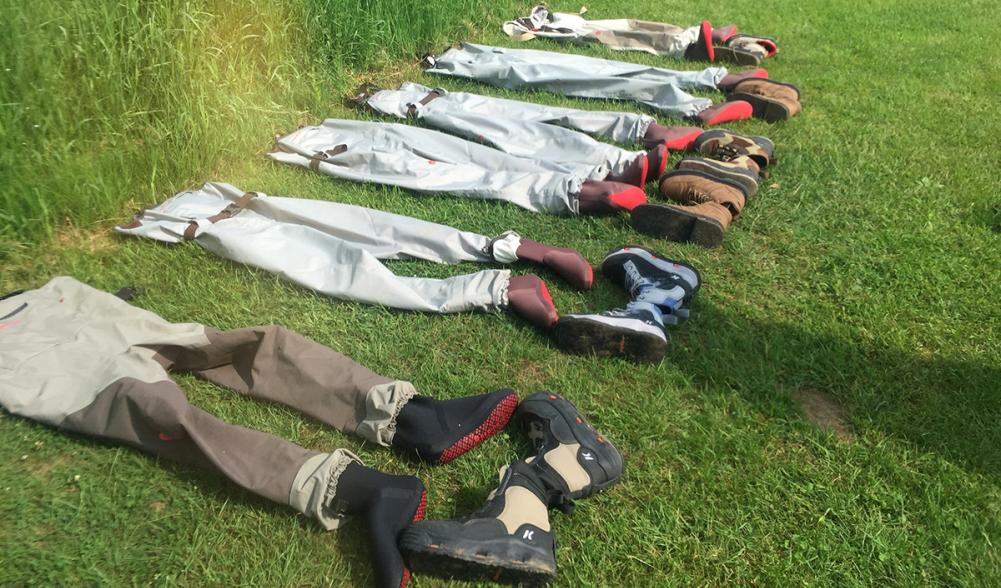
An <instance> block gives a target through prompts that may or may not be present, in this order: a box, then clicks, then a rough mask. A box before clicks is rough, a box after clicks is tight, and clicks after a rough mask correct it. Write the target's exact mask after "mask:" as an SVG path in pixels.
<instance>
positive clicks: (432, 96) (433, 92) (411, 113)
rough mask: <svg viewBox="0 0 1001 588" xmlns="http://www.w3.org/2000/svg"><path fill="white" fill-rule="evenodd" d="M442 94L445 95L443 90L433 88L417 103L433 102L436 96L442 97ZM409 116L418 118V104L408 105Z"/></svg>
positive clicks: (422, 104)
mask: <svg viewBox="0 0 1001 588" xmlns="http://www.w3.org/2000/svg"><path fill="white" fill-rule="evenodd" d="M442 96H443V94H442V92H441V90H431V91H430V92H428V95H427V96H425V97H423V98H421V99H420V102H418V103H417V104H420V105H421V106H424V105H425V104H427V103H428V102H431V101H432V100H434V99H435V98H441V97H442ZM407 116H408V117H409V118H416V117H417V106H416V105H415V104H408V105H407Z"/></svg>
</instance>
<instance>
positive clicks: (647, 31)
mask: <svg viewBox="0 0 1001 588" xmlns="http://www.w3.org/2000/svg"><path fill="white" fill-rule="evenodd" d="M699 28H700V27H699V26H697V25H696V26H693V27H688V28H683V27H679V26H675V25H672V24H666V23H661V22H651V21H648V20H633V19H625V18H617V19H608V20H588V19H586V18H584V17H583V16H581V15H579V14H569V13H565V12H550V11H549V10H548V9H547V8H546V7H544V6H536V7H535V8H533V9H532V13H531V14H530V15H528V16H525V17H522V18H519V19H517V20H513V21H509V22H506V23H504V26H503V29H504V32H505V33H507V34H508V35H509V36H511V37H518V38H519V39H521V40H526V41H527V40H529V39H532V38H534V37H539V38H543V39H553V40H556V41H569V42H575V43H601V44H602V45H604V46H606V47H608V48H610V49H615V50H618V51H643V52H645V53H651V54H653V55H662V56H665V57H674V58H679V59H680V58H682V57H684V56H685V51H686V50H687V49H688V48H689V47H690V46H691V45H692V44H693V43H695V42H696V41H698V39H699Z"/></svg>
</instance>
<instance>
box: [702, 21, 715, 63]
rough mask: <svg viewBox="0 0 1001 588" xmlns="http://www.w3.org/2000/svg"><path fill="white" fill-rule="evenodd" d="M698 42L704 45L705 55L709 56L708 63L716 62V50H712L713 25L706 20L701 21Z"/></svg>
mask: <svg viewBox="0 0 1001 588" xmlns="http://www.w3.org/2000/svg"><path fill="white" fill-rule="evenodd" d="M699 40H700V41H703V42H704V43H705V44H706V54H707V55H708V56H709V61H716V50H715V49H713V23H711V22H709V21H708V20H704V21H702V31H701V34H700V35H699Z"/></svg>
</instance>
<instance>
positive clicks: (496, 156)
mask: <svg viewBox="0 0 1001 588" xmlns="http://www.w3.org/2000/svg"><path fill="white" fill-rule="evenodd" d="M269 155H270V156H271V158H273V159H275V160H276V161H281V162H284V163H289V164H292V165H298V166H301V167H305V168H309V169H312V170H314V171H317V172H320V173H323V174H327V175H330V176H334V177H337V178H344V179H347V180H353V181H356V182H373V183H376V184H384V185H389V186H397V187H399V188H404V189H407V190H413V191H415V192H420V193H427V194H437V193H447V194H454V195H457V196H464V197H467V198H478V199H486V200H503V201H505V202H511V203H512V204H517V205H518V206H520V207H522V208H526V209H528V210H531V211H534V212H546V213H549V214H560V215H569V214H577V212H578V202H577V194H578V193H579V192H580V190H581V186H582V185H583V183H584V181H585V180H586V179H587V177H588V175H589V173H590V172H589V170H587V169H586V168H580V167H579V166H578V169H577V170H576V171H575V170H572V169H570V168H569V167H568V166H566V165H561V164H558V163H551V162H547V161H542V160H528V159H523V158H521V157H515V156H513V155H508V154H507V153H503V152H501V151H498V150H496V149H492V148H490V147H487V146H485V145H480V144H478V143H473V142H471V141H467V140H465V139H460V138H459V137H453V136H451V135H446V134H444V133H439V132H438V131H432V130H430V129H422V128H419V127H413V126H410V125H401V124H395V123H384V122H367V121H358V120H338V119H328V120H325V121H323V123H322V124H320V125H316V126H308V127H303V128H301V129H299V130H297V131H295V132H293V133H290V134H288V135H286V136H285V137H282V138H280V139H279V140H278V148H277V150H276V151H274V152H272V153H270V154H269Z"/></svg>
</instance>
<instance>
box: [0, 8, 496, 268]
mask: <svg viewBox="0 0 1001 588" xmlns="http://www.w3.org/2000/svg"><path fill="white" fill-rule="evenodd" d="M497 4H498V3H497V2H487V1H484V0H458V1H456V2H450V3H448V4H447V5H446V4H444V3H409V2H399V1H394V0H389V1H386V0H368V1H361V0H243V1H238V2H237V1H227V0H164V1H160V2H147V1H144V0H65V1H63V2H22V1H20V0H0V22H3V23H4V29H5V30H4V34H3V35H0V64H2V70H3V71H2V72H0V257H2V256H4V254H5V253H9V252H10V250H11V249H12V248H14V247H17V246H18V245H19V244H24V243H27V242H33V241H38V240H39V239H43V238H45V237H47V236H51V235H52V234H53V232H54V229H55V228H56V227H58V226H60V225H62V224H64V223H73V224H84V225H85V224H89V223H94V222H99V221H106V220H108V219H111V218H116V219H117V218H119V217H120V216H121V214H122V209H123V205H124V203H126V202H128V201H130V200H133V199H134V200H136V201H148V200H150V199H151V198H153V197H156V196H162V195H163V194H164V193H166V192H168V191H170V190H173V189H176V188H179V187H182V186H184V185H187V184H190V183H192V182H195V181H198V180H201V179H204V178H205V176H206V174H208V173H210V172H211V170H212V169H213V168H214V167H215V166H217V165H218V163H219V162H220V161H222V160H223V159H224V158H228V157H252V156H255V155H256V154H257V153H259V152H260V151H261V150H263V149H264V148H266V147H267V145H268V143H269V142H270V137H271V136H272V135H273V133H274V132H276V131H278V130H283V129H285V128H287V127H288V126H289V125H290V124H292V123H293V122H294V121H295V120H297V119H299V118H301V113H302V112H303V111H308V112H311V113H315V114H319V113H322V111H323V107H324V105H326V104H329V102H330V100H331V99H332V97H333V96H334V95H335V94H337V93H338V92H340V91H341V90H343V89H344V85H345V84H347V83H349V80H350V75H351V70H352V68H361V67H366V66H373V65H374V64H376V63H381V62H383V61H385V60H391V59H399V58H406V59H412V58H413V55H414V54H415V53H416V52H417V51H419V50H422V49H424V48H425V47H428V48H429V47H434V46H437V45H439V44H442V43H445V42H446V41H445V39H446V38H450V36H452V37H451V38H452V39H455V38H456V37H460V36H462V34H463V33H464V32H465V31H467V30H468V29H470V28H472V27H474V26H475V24H476V23H477V22H480V23H483V22H490V24H491V26H495V25H496V22H497V19H496V18H493V19H492V20H490V21H484V20H482V19H479V18H477V15H479V14H482V13H484V11H486V10H488V8H485V7H487V6H489V7H490V8H489V10H491V11H494V12H499V7H498V6H497ZM509 12H510V11H509ZM484 18H486V17H484Z"/></svg>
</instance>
